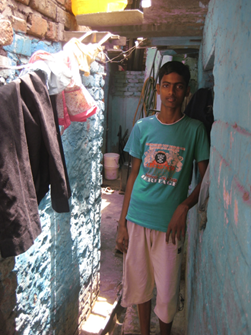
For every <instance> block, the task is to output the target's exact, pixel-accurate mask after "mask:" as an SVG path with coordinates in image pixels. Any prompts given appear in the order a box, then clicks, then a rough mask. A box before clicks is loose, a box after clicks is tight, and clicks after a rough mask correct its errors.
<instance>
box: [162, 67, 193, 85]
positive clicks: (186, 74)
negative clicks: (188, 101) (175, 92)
mask: <svg viewBox="0 0 251 335" xmlns="http://www.w3.org/2000/svg"><path fill="white" fill-rule="evenodd" d="M172 72H176V73H178V74H179V75H180V76H182V77H183V79H184V81H185V83H186V86H188V83H189V80H190V71H189V67H188V66H187V65H184V64H183V63H181V62H178V61H171V62H167V63H165V64H164V65H162V66H161V68H160V70H159V84H160V83H161V80H162V78H163V77H164V76H165V75H167V74H169V73H172Z"/></svg>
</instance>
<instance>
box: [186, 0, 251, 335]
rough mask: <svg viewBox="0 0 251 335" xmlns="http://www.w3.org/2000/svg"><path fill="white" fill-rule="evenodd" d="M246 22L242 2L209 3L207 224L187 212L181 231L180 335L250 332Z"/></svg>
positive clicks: (248, 10) (250, 97)
mask: <svg viewBox="0 0 251 335" xmlns="http://www.w3.org/2000/svg"><path fill="white" fill-rule="evenodd" d="M250 20H251V2H250V1H247V0H246V1H240V0H238V1H236V0H211V1H210V3H209V9H208V14H207V17H206V23H205V27H204V37H203V45H202V48H201V52H200V66H199V69H200V71H201V72H200V73H199V82H200V84H201V86H204V85H203V84H204V83H205V82H207V81H208V80H209V81H210V76H211V74H210V69H211V68H213V72H212V73H213V77H214V83H215V86H214V93H215V99H214V115H215V119H216V122H215V123H214V125H213V129H212V133H211V145H212V147H211V156H210V183H211V184H210V200H209V207H208V222H207V226H206V229H205V231H204V232H203V231H199V228H198V220H197V212H196V209H194V210H193V211H191V213H190V225H189V227H188V262H187V301H186V303H187V334H188V335H194V334H203V335H207V334H214V335H215V334H233V335H236V334H238V335H241V334H250V333H251V261H250V260H251V226H250V217H251V200H250V192H251V169H250V165H251V164H250V163H251V81H250V70H251V67H250V55H251V36H250V35H251V26H250ZM202 70H205V73H202Z"/></svg>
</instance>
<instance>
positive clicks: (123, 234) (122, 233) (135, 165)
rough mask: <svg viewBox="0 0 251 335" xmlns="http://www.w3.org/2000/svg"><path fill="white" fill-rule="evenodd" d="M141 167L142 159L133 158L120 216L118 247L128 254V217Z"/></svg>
mask: <svg viewBox="0 0 251 335" xmlns="http://www.w3.org/2000/svg"><path fill="white" fill-rule="evenodd" d="M140 165H141V159H139V158H136V157H132V169H131V173H130V176H129V178H128V181H127V184H126V190H125V196H124V201H123V206H122V211H121V214H120V219H119V223H118V232H117V238H116V243H117V247H118V248H119V250H120V251H122V252H126V251H127V248H128V232H127V227H126V215H127V211H128V207H129V203H130V199H131V194H132V189H133V185H134V182H135V180H136V178H137V176H138V174H139V168H140Z"/></svg>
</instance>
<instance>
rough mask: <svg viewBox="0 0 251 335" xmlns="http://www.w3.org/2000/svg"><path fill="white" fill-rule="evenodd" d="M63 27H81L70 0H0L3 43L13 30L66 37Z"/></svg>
mask: <svg viewBox="0 0 251 335" xmlns="http://www.w3.org/2000/svg"><path fill="white" fill-rule="evenodd" d="M64 30H78V26H77V23H76V19H75V16H74V15H73V14H72V12H71V1H70V0H58V1H56V0H19V1H15V0H0V46H3V45H9V44H10V43H11V42H12V38H13V31H14V32H16V33H23V34H25V35H27V36H30V37H37V38H39V39H42V40H48V41H56V42H58V41H63V40H64Z"/></svg>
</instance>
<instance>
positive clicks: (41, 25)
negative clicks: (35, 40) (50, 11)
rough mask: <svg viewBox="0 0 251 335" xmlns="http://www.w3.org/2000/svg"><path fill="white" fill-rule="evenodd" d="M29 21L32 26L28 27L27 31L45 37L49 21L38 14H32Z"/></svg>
mask: <svg viewBox="0 0 251 335" xmlns="http://www.w3.org/2000/svg"><path fill="white" fill-rule="evenodd" d="M29 21H30V23H31V26H30V27H28V29H27V33H28V34H29V35H33V36H37V37H41V38H43V37H44V36H45V34H46V32H47V26H48V25H47V21H46V20H45V19H43V18H42V17H40V16H38V15H36V14H32V15H30V16H29Z"/></svg>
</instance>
